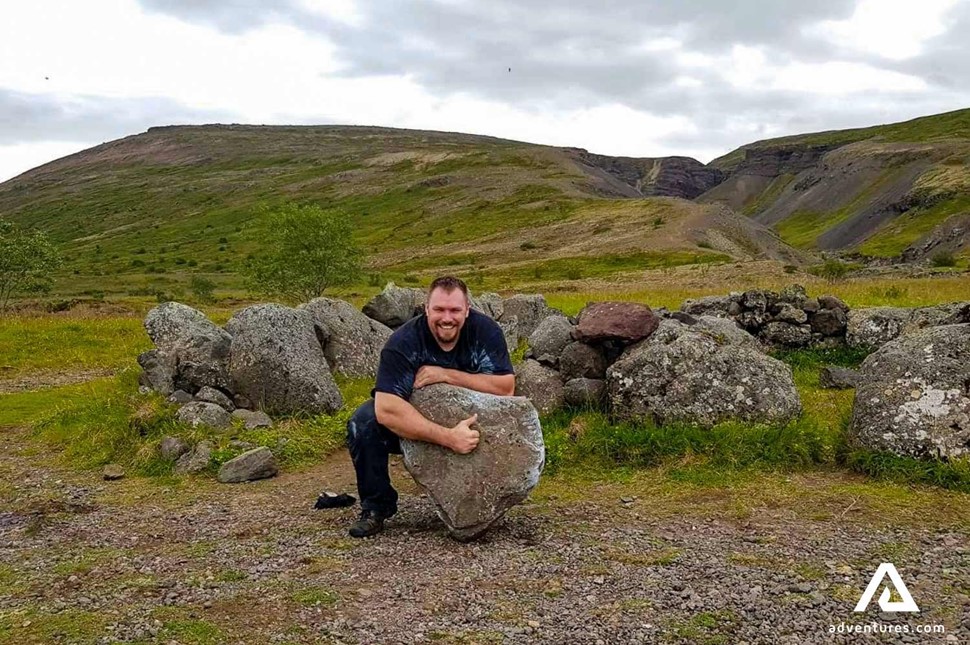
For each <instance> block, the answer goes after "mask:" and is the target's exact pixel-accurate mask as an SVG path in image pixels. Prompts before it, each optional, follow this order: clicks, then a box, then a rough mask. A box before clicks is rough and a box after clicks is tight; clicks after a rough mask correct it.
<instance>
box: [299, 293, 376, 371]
mask: <svg viewBox="0 0 970 645" xmlns="http://www.w3.org/2000/svg"><path fill="white" fill-rule="evenodd" d="M298 309H303V310H305V311H307V312H309V313H310V315H311V316H313V320H314V321H315V322H316V323H317V325H319V326H320V327H321V328H322V329H323V330H325V338H326V343H325V344H324V347H323V354H324V356H325V357H326V358H327V363H329V364H330V368H331V369H333V370H334V371H336V372H340V373H341V374H343V375H345V376H349V377H350V378H371V377H374V376H376V375H377V365H378V363H379V362H380V358H381V349H383V347H384V343H386V342H387V339H388V338H390V336H391V329H390V328H389V327H388V326H387V325H384V324H383V323H380V322H378V321H376V320H374V319H373V318H369V317H367V316H365V315H364V314H362V313H361V312H359V311H357V309H356V308H355V307H354V306H353V305H352V304H350V303H349V302H344V301H343V300H336V299H334V298H315V299H313V300H311V301H310V302H308V303H306V304H304V305H300V306H299V307H298Z"/></svg>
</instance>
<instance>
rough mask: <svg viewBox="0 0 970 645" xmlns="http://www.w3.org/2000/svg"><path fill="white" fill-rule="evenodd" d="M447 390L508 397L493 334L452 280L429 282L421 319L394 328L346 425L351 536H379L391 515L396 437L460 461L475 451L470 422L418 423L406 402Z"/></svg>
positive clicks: (503, 361) (509, 387) (499, 341)
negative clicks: (354, 500) (370, 385)
mask: <svg viewBox="0 0 970 645" xmlns="http://www.w3.org/2000/svg"><path fill="white" fill-rule="evenodd" d="M433 383H448V384H450V385H457V386H460V387H465V388H469V389H472V390H477V391H479V392H487V393H490V394H497V395H500V396H511V395H512V394H513V393H514V392H515V374H514V373H513V371H512V362H511V360H510V359H509V350H508V347H507V346H506V344H505V336H504V335H503V333H502V329H501V327H499V326H498V324H497V323H496V322H495V321H494V320H492V319H491V318H489V317H488V316H486V315H485V314H483V313H481V312H478V311H475V310H473V309H471V308H470V306H469V300H468V288H467V287H466V286H465V283H464V282H462V281H461V280H459V279H458V278H453V277H450V276H446V277H441V278H437V279H436V280H434V281H433V282H432V283H431V286H430V287H429V289H428V297H427V302H426V304H425V306H424V313H423V314H421V315H420V316H415V317H414V318H412V319H411V320H409V321H408V322H406V323H404V325H402V326H401V327H400V328H398V329H397V330H396V331H395V332H394V333H393V334H391V337H390V338H389V339H388V340H387V343H386V344H385V345H384V348H383V349H382V350H381V359H380V364H379V365H378V368H377V383H376V385H375V387H374V389H373V390H371V396H372V397H373V398H372V399H371V400H369V401H367V402H365V403H363V404H362V405H361V406H360V407H359V408H357V410H356V411H355V412H354V414H353V416H352V417H351V418H350V420H349V421H348V422H347V446H348V448H349V449H350V456H351V458H352V459H353V461H354V470H355V471H356V472H357V492H358V493H359V494H360V506H361V514H360V519H358V520H357V522H355V523H354V525H353V526H352V527H351V528H350V535H352V536H353V537H366V536H369V535H374V534H375V533H379V532H380V531H381V530H382V529H383V528H384V520H385V519H387V518H389V517H391V516H392V515H394V514H395V513H396V512H397V491H395V490H394V488H393V487H392V486H391V479H390V476H389V475H388V469H387V459H388V455H389V454H390V453H392V452H393V453H396V454H401V441H400V440H401V437H403V438H405V439H411V440H413V441H427V442H429V443H436V444H438V445H440V446H444V447H445V448H449V449H451V450H453V451H454V452H456V453H459V454H467V453H469V452H471V451H473V450H475V448H476V447H477V446H478V439H479V434H478V430H476V429H474V428H473V427H472V426H474V425H475V422H476V420H477V415H472V416H470V417H468V418H467V419H464V420H462V421H461V422H460V423H458V424H457V425H456V426H454V427H452V428H447V427H444V426H441V425H438V424H436V423H433V422H432V421H430V420H429V419H426V418H425V417H424V416H423V415H422V414H421V413H420V412H418V411H417V410H416V409H415V408H414V406H412V405H411V404H410V403H409V402H408V401H409V399H410V398H411V393H412V391H413V390H414V389H415V388H421V387H425V386H426V385H431V384H433Z"/></svg>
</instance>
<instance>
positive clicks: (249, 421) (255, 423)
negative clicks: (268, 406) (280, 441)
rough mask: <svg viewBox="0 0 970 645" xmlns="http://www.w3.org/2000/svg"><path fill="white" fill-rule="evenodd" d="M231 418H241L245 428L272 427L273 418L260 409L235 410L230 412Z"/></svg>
mask: <svg viewBox="0 0 970 645" xmlns="http://www.w3.org/2000/svg"><path fill="white" fill-rule="evenodd" d="M232 418H233V419H239V420H241V421H242V422H243V426H244V427H245V428H246V429H247V430H252V429H253V428H272V427H273V420H272V419H271V418H270V416H269V415H268V414H266V413H265V412H262V411H260V410H255V411H253V410H236V411H235V412H233V413H232Z"/></svg>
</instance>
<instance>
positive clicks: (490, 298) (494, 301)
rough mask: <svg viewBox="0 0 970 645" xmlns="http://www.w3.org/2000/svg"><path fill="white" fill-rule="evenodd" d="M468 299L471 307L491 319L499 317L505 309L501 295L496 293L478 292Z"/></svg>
mask: <svg viewBox="0 0 970 645" xmlns="http://www.w3.org/2000/svg"><path fill="white" fill-rule="evenodd" d="M470 300H471V308H472V309H477V310H478V311H480V312H482V313H483V314H485V315H486V316H488V317H489V318H491V319H492V320H498V319H499V318H501V317H502V313H503V312H504V311H505V304H504V302H503V301H502V296H500V295H498V294H497V293H480V294H478V295H477V296H472V297H471V298H470Z"/></svg>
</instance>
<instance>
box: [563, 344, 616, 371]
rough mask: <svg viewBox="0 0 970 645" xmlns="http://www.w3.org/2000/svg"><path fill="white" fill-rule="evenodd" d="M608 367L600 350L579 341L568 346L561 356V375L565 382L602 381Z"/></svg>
mask: <svg viewBox="0 0 970 645" xmlns="http://www.w3.org/2000/svg"><path fill="white" fill-rule="evenodd" d="M606 367H607V362H606V358H605V357H604V356H603V353H602V352H601V351H600V350H599V349H598V348H596V347H593V346H591V345H587V344H586V343H581V342H579V341H578V340H577V341H573V342H571V343H569V344H568V345H566V347H565V348H564V349H563V350H562V353H561V354H560V355H559V374H560V376H562V379H563V380H564V381H569V380H572V379H576V378H592V379H601V378H603V377H604V376H606Z"/></svg>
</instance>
